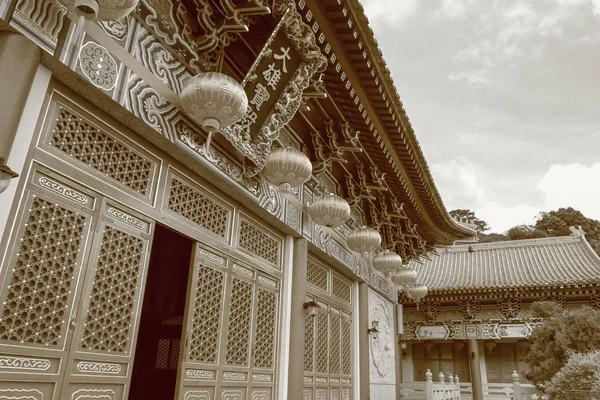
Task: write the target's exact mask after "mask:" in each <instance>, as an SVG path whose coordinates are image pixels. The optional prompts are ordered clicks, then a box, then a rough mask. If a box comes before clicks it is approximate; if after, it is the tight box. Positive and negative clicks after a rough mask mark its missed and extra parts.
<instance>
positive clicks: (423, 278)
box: [410, 232, 600, 293]
mask: <svg viewBox="0 0 600 400" xmlns="http://www.w3.org/2000/svg"><path fill="white" fill-rule="evenodd" d="M436 253H437V255H439V257H438V256H436V255H435V254H434V255H433V256H432V257H431V260H424V262H423V264H419V263H417V262H415V261H411V263H410V265H411V266H413V267H415V268H416V270H417V272H418V281H419V282H420V283H423V284H425V285H426V286H427V287H428V288H429V290H430V292H434V293H435V292H438V293H440V292H444V293H450V292H465V291H467V292H470V291H480V290H489V289H499V288H526V287H530V288H531V287H556V286H559V287H560V286H575V285H586V284H595V283H599V282H600V257H598V255H597V254H596V253H595V252H594V251H593V250H592V248H591V247H590V245H589V244H588V242H587V241H586V240H585V236H584V235H583V234H582V233H579V232H575V233H574V234H573V235H571V236H561V237H552V238H541V239H526V240H513V241H507V242H495V243H480V244H471V245H460V246H452V247H447V248H444V249H438V250H437V251H436Z"/></svg>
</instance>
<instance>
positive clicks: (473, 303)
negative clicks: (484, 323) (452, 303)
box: [456, 300, 481, 320]
mask: <svg viewBox="0 0 600 400" xmlns="http://www.w3.org/2000/svg"><path fill="white" fill-rule="evenodd" d="M456 308H457V310H458V313H459V314H460V316H461V317H462V318H463V319H465V320H472V319H475V318H477V316H478V315H479V313H480V312H481V305H480V304H479V300H459V301H458V303H457V305H456Z"/></svg>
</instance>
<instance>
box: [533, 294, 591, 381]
mask: <svg viewBox="0 0 600 400" xmlns="http://www.w3.org/2000/svg"><path fill="white" fill-rule="evenodd" d="M533 310H534V313H536V315H538V316H543V315H544V312H545V313H546V314H545V315H551V316H550V317H549V318H546V319H545V320H544V323H543V324H542V325H540V326H538V327H536V328H535V329H534V330H533V333H532V335H531V337H530V343H531V346H530V347H529V352H528V354H527V356H526V358H525V361H526V362H527V363H528V365H529V372H528V373H527V379H529V380H530V381H531V382H533V383H534V384H535V385H536V386H538V387H539V388H540V389H542V390H544V389H545V388H547V387H548V385H549V384H550V380H551V379H552V377H553V376H554V375H556V374H557V373H558V371H560V370H561V368H562V367H563V366H564V365H565V364H566V363H567V361H568V359H569V356H570V355H571V354H573V353H588V352H590V351H596V350H600V312H598V311H596V310H595V309H593V308H591V307H587V306H584V307H580V308H577V309H567V310H565V311H562V312H560V310H561V309H560V308H556V307H555V306H550V304H548V303H546V304H536V305H535V306H533ZM544 310H545V311H544Z"/></svg>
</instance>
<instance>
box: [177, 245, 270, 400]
mask: <svg viewBox="0 0 600 400" xmlns="http://www.w3.org/2000/svg"><path fill="white" fill-rule="evenodd" d="M193 259H194V261H193V268H192V272H191V273H192V278H191V279H190V289H189V295H188V304H187V306H186V309H187V314H186V318H185V326H184V337H183V343H185V346H184V348H183V352H182V353H183V354H182V363H181V364H180V369H179V377H178V395H177V398H178V399H181V400H192V399H193V400H214V399H219V400H245V399H252V400H271V399H273V396H274V393H273V391H274V382H275V369H276V364H277V363H276V356H275V355H276V348H277V347H276V339H277V332H278V325H279V318H278V314H279V312H278V304H279V280H278V279H276V278H274V277H272V276H269V275H267V274H265V273H264V272H262V271H260V270H258V269H254V268H252V267H248V266H243V265H241V264H240V263H238V262H237V261H235V260H233V259H231V258H228V257H226V256H225V255H220V254H218V253H217V252H215V251H214V250H212V249H208V248H204V247H202V246H201V245H200V244H198V245H197V246H196V249H195V251H194V257H193Z"/></svg>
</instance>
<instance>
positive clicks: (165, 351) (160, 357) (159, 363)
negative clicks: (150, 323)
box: [154, 339, 170, 370]
mask: <svg viewBox="0 0 600 400" xmlns="http://www.w3.org/2000/svg"><path fill="white" fill-rule="evenodd" d="M169 342H170V340H169V339H160V340H159V341H158V349H157V350H156V363H155V364H154V368H155V369H158V370H161V369H167V363H168V361H169Z"/></svg>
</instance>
